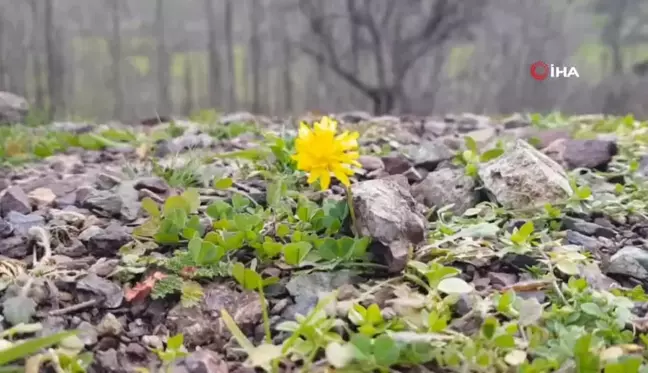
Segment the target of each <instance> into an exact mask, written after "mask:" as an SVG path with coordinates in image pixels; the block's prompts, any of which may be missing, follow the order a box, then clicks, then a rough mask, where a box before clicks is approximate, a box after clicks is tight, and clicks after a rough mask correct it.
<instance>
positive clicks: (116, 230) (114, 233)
mask: <svg viewBox="0 0 648 373" xmlns="http://www.w3.org/2000/svg"><path fill="white" fill-rule="evenodd" d="M100 229H101V228H100ZM84 232H85V231H84ZM79 238H80V239H81V236H79ZM130 241H131V235H130V234H128V233H126V232H125V231H124V229H123V228H122V227H120V226H114V225H113V226H109V227H108V228H106V229H105V230H103V229H102V230H101V231H97V232H96V233H95V234H94V235H92V236H91V237H90V238H89V239H88V245H87V246H88V250H89V251H90V253H91V254H93V255H96V256H101V257H107V256H112V255H116V254H117V252H118V251H119V249H120V248H121V247H122V246H124V245H126V244H127V243H129V242H130Z"/></svg>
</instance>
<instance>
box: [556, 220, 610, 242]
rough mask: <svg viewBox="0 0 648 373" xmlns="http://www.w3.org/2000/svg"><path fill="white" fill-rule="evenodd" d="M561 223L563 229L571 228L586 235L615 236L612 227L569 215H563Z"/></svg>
mask: <svg viewBox="0 0 648 373" xmlns="http://www.w3.org/2000/svg"><path fill="white" fill-rule="evenodd" d="M562 223H563V227H564V228H565V229H572V230H574V231H576V232H579V233H582V234H584V235H587V236H596V237H607V238H614V237H616V232H615V231H614V229H612V228H609V227H603V226H601V225H599V224H596V223H590V222H587V221H584V220H581V219H575V218H572V217H569V216H565V217H564V218H563V219H562Z"/></svg>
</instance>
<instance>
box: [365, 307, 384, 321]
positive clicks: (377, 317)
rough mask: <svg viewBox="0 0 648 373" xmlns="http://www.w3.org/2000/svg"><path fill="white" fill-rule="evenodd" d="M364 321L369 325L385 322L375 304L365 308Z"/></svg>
mask: <svg viewBox="0 0 648 373" xmlns="http://www.w3.org/2000/svg"><path fill="white" fill-rule="evenodd" d="M365 320H366V321H367V322H368V323H369V324H371V325H379V324H382V323H383V322H385V320H384V319H383V317H382V314H381V313H380V307H378V305H377V304H375V303H373V304H371V305H370V306H369V307H368V308H367V315H366V317H365Z"/></svg>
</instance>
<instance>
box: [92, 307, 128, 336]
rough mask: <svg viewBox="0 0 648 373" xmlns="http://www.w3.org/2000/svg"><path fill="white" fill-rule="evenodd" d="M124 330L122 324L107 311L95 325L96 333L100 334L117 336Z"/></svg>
mask: <svg viewBox="0 0 648 373" xmlns="http://www.w3.org/2000/svg"><path fill="white" fill-rule="evenodd" d="M123 331H124V326H123V325H122V324H121V322H120V321H119V320H118V319H117V317H115V315H113V314H112V313H110V312H109V313H107V314H106V315H104V317H103V318H102V319H101V321H100V322H99V325H97V333H99V335H100V336H106V335H112V336H119V335H120V334H121V333H122V332H123Z"/></svg>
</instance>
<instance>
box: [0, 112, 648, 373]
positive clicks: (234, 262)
mask: <svg viewBox="0 0 648 373" xmlns="http://www.w3.org/2000/svg"><path fill="white" fill-rule="evenodd" d="M334 117H336V118H337V119H338V120H339V121H340V126H342V127H344V128H346V129H351V130H356V131H359V132H360V135H361V136H360V143H361V153H362V156H361V158H360V163H361V164H362V166H363V168H362V169H359V170H357V172H356V174H355V175H354V177H353V178H352V179H353V184H352V187H351V191H352V200H353V207H354V210H353V211H354V212H355V215H356V218H357V219H356V227H355V228H356V231H357V232H358V234H354V233H353V229H352V227H351V219H350V211H349V208H348V204H347V199H346V198H345V193H346V192H345V189H344V188H343V187H342V186H340V185H339V184H336V183H335V182H334V184H333V186H332V187H331V188H330V190H326V191H320V190H319V189H318V188H316V187H315V186H309V185H308V184H306V176H305V175H304V174H303V173H302V172H300V171H297V170H296V169H295V164H294V162H293V161H292V160H291V158H290V155H291V154H292V153H293V151H294V149H293V140H294V136H295V134H296V130H295V129H296V124H297V123H298V121H299V120H300V119H304V120H312V119H317V117H310V118H294V119H291V120H284V119H278V118H266V117H255V116H252V115H249V114H246V113H235V114H230V115H226V116H221V117H218V118H217V117H214V116H213V115H209V113H203V115H200V116H197V117H196V118H192V120H176V121H171V122H168V123H159V121H147V122H145V124H138V125H128V126H127V125H120V124H109V125H89V124H84V123H54V124H52V125H49V126H44V127H43V126H40V127H26V126H13V127H9V126H6V127H1V128H0V159H1V160H2V161H3V162H4V166H3V168H2V169H1V170H0V190H2V192H1V193H0V214H1V217H2V218H1V219H0V295H1V296H2V298H1V299H0V301H1V302H2V309H3V314H2V316H0V369H2V368H4V367H5V366H7V367H9V366H13V367H14V368H15V369H14V370H7V371H27V372H38V371H39V366H40V367H41V368H42V369H43V370H42V371H46V369H50V370H51V369H54V370H51V371H56V372H86V371H87V372H134V371H140V372H142V371H150V372H154V371H167V372H208V373H224V372H239V373H242V372H254V371H268V372H280V371H281V372H290V371H303V372H325V371H331V372H332V371H336V372H374V371H376V372H526V373H531V372H554V371H559V372H599V371H603V370H604V371H605V372H646V371H648V362H647V360H646V356H648V355H646V353H645V352H644V348H645V344H646V343H648V337H647V336H646V335H645V334H643V333H644V330H645V329H646V327H647V326H648V324H647V322H648V318H646V317H645V316H646V315H645V314H646V310H648V307H646V306H648V303H647V301H648V297H647V296H646V295H645V293H644V290H643V285H644V284H645V283H646V281H648V252H647V251H646V250H648V239H647V238H648V217H647V216H646V211H647V209H648V189H647V185H648V184H646V181H647V179H646V178H647V177H648V155H647V154H648V151H647V150H646V149H647V147H648V123H645V122H639V121H635V120H634V119H633V118H630V117H626V118H604V117H602V116H581V117H572V118H564V117H561V116H559V115H552V116H548V117H541V116H538V115H533V116H530V117H528V118H527V117H522V116H513V117H509V118H500V119H497V118H486V117H480V116H475V115H467V114H465V115H458V116H448V117H446V118H414V117H370V116H369V115H367V114H364V113H345V114H340V115H335V116H334ZM2 330H4V331H2ZM65 331H69V332H70V333H68V334H65ZM61 333H62V334H61ZM23 364H26V365H25V368H22V366H23ZM46 367H48V368H46ZM3 371H5V370H3Z"/></svg>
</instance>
